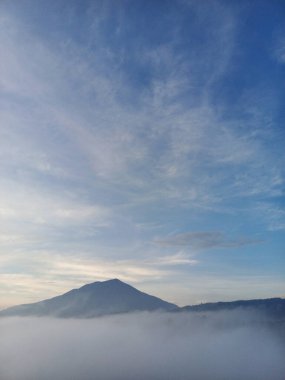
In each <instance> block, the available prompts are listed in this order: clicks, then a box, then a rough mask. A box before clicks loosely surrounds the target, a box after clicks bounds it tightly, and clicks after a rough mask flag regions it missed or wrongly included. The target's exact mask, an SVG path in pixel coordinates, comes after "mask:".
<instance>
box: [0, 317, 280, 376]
mask: <svg viewBox="0 0 285 380" xmlns="http://www.w3.org/2000/svg"><path fill="white" fill-rule="evenodd" d="M266 326H267V327H266ZM0 332H1V341H0V377H1V379H2V380H33V379H37V380H50V379H61V380H67V379H68V380H70V379H74V380H76V379H81V380H89V379H101V380H104V379H108V380H112V379H116V380H120V379H124V380H128V379H139V378H140V379H148V380H153V379H157V380H158V379H164V380H165V379H195V380H208V379H209V380H210V379H211V380H221V379H231V380H241V379H242V380H268V379H271V380H279V379H280V380H281V379H284V373H285V363H284V357H285V344H284V340H283V341H282V337H281V336H280V334H279V332H280V331H278V332H277V330H276V329H275V328H272V327H271V328H269V327H268V325H267V324H265V323H264V320H262V318H261V317H259V316H257V315H254V314H249V313H243V312H236V311H235V312H223V313H215V314H207V315H206V314H203V315H200V314H187V313H180V314H159V313H152V314H149V313H141V314H132V315H120V316H112V317H104V318H97V319H90V320H60V319H45V318H3V319H1V320H0Z"/></svg>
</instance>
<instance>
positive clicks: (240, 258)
mask: <svg viewBox="0 0 285 380" xmlns="http://www.w3.org/2000/svg"><path fill="white" fill-rule="evenodd" d="M0 55H1V60H0V114H1V116H0V308H1V307H7V306H10V305H15V304H19V303H28V302H34V301H38V300H41V299H44V298H49V297H52V296H54V295H58V294H61V293H63V292H65V291H68V290H69V289H71V288H77V287H79V286H82V285H84V284H85V283H90V282H94V281H104V280H107V279H111V278H119V279H121V280H122V281H125V282H127V283H129V284H131V285H133V286H135V287H137V288H138V289H140V290H142V291H145V292H148V293H150V294H153V295H156V296H158V297H161V298H164V299H165V300H167V301H169V302H175V303H177V304H179V305H186V304H195V303H199V302H206V301H218V300H233V299H250V298H267V297H277V296H285V271H284V268H285V252H284V247H285V238H284V230H285V208H284V204H285V198H284V189H285V187H284V178H285V176H284V174H285V173H284V172H285V154H284V146H285V126H284V116H285V3H284V1H283V0H272V1H270V2H269V1H265V0H258V1H257V0H255V1H254V0H253V1H245V0H242V1H215V0H212V1H210V0H209V1H207V0H205V1H198V0H196V1H195V0H193V1H191V0H189V1H187V0H172V1H167V0H164V1H160V0H157V1H150V0H135V1H130V0H117V1H111V0H94V1H79V0H77V1H75V0H68V1H67V0H58V1H44V0H37V1H36V0H33V1H31V0H21V1H20V0H14V1H9V0H2V1H1V2H0Z"/></svg>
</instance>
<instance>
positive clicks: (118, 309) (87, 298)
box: [0, 279, 177, 318]
mask: <svg viewBox="0 0 285 380" xmlns="http://www.w3.org/2000/svg"><path fill="white" fill-rule="evenodd" d="M175 308H177V306H176V305H174V304H171V303H168V302H165V301H163V300H161V299H160V298H157V297H154V296H151V295H148V294H146V293H143V292H141V291H139V290H137V289H135V288H134V287H132V286H130V285H128V284H126V283H124V282H122V281H120V280H118V279H113V280H108V281H102V282H100V281H97V282H94V283H92V284H87V285H84V286H82V287H81V288H79V289H73V290H71V291H69V292H67V293H65V294H63V295H60V296H57V297H54V298H50V299H47V300H44V301H40V302H36V303H31V304H25V305H19V306H13V307H10V308H8V309H5V310H2V311H0V316H54V317H62V318H90V317H95V316H100V315H107V314H116V313H127V312H132V311H153V310H164V311H169V310H173V309H175Z"/></svg>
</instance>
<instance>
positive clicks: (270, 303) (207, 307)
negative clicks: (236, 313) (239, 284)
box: [179, 298, 285, 319]
mask: <svg viewBox="0 0 285 380" xmlns="http://www.w3.org/2000/svg"><path fill="white" fill-rule="evenodd" d="M234 309H235V310H236V309H243V310H254V311H257V312H259V313H263V314H266V315H267V316H270V317H274V318H280V319H284V318H285V299H284V298H267V299H255V300H241V301H231V302H214V303H204V304H199V305H192V306H185V307H182V308H180V309H179V311H189V312H207V311H223V310H234Z"/></svg>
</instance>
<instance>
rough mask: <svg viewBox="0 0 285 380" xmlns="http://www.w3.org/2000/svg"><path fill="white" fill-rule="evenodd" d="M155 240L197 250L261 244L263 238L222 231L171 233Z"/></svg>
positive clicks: (165, 244)
mask: <svg viewBox="0 0 285 380" xmlns="http://www.w3.org/2000/svg"><path fill="white" fill-rule="evenodd" d="M154 242H155V243H156V244H158V245H161V246H165V247H180V246H182V247H183V246H185V247H191V248H193V249H197V250H203V249H212V248H240V247H243V246H246V245H252V244H259V243H262V242H263V240H257V239H250V238H246V237H240V238H236V239H230V238H227V237H226V236H224V234H223V233H222V232H218V231H217V232H203V231H195V232H185V233H182V234H177V235H170V236H167V237H164V238H162V239H156V240H154Z"/></svg>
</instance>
